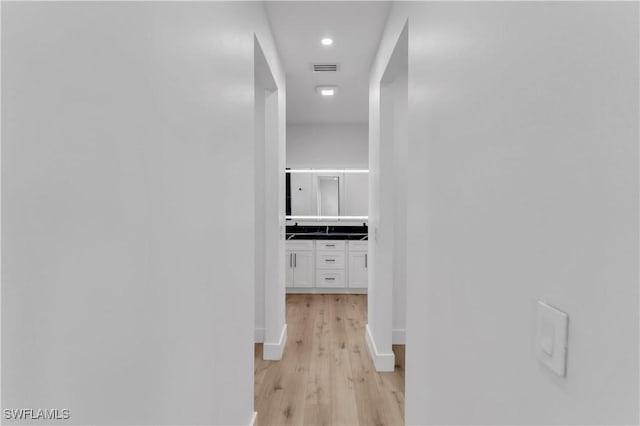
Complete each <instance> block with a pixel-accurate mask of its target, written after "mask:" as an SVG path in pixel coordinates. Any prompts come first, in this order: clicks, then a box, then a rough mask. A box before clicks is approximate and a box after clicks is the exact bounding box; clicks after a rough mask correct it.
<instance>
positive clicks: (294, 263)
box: [286, 240, 369, 293]
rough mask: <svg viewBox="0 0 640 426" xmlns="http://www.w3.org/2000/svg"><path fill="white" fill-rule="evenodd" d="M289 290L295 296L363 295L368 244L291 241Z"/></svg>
mask: <svg viewBox="0 0 640 426" xmlns="http://www.w3.org/2000/svg"><path fill="white" fill-rule="evenodd" d="M286 244H287V256H286V262H287V263H286V287H287V289H289V290H290V291H291V292H307V293H308V292H312V293H328V292H331V291H337V292H341V293H349V292H350V289H353V292H357V293H362V292H363V290H366V289H367V282H368V266H369V258H368V257H369V255H368V253H367V249H368V242H367V241H345V240H295V241H287V243H286Z"/></svg>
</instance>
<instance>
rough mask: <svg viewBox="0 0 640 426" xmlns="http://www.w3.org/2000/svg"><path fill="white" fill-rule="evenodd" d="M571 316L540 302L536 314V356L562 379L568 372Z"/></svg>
mask: <svg viewBox="0 0 640 426" xmlns="http://www.w3.org/2000/svg"><path fill="white" fill-rule="evenodd" d="M568 328H569V316H568V315H567V314H566V313H564V312H562V311H560V310H558V309H556V308H554V307H553V306H550V305H548V304H546V303H544V302H541V301H538V306H537V312H536V356H537V358H538V360H540V362H542V363H543V364H544V365H546V366H547V367H548V368H549V369H550V370H551V371H553V372H554V373H556V374H557V375H558V376H560V377H564V376H565V374H566V371H567V333H568Z"/></svg>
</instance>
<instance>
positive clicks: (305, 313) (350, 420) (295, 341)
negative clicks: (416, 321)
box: [255, 294, 404, 426]
mask: <svg viewBox="0 0 640 426" xmlns="http://www.w3.org/2000/svg"><path fill="white" fill-rule="evenodd" d="M366 323H367V296H366V295H335V294H317V295H301V294H300V295H298V294H296V295H293V294H290V295H287V334H288V338H287V344H286V347H285V350H284V354H283V357H282V360H281V361H279V362H277V361H263V360H262V345H261V344H257V345H256V354H255V410H256V411H257V412H258V419H257V424H258V425H259V426H275V425H277V426H281V425H305V426H307V425H308V426H311V425H348V426H355V425H366V426H378V425H402V424H404V346H394V347H393V351H394V353H395V354H396V368H395V371H394V372H392V373H378V372H376V371H375V368H374V366H373V361H372V360H371V356H370V355H369V352H368V349H367V343H366V341H365V338H364V333H365V325H366Z"/></svg>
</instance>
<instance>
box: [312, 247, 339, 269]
mask: <svg viewBox="0 0 640 426" xmlns="http://www.w3.org/2000/svg"><path fill="white" fill-rule="evenodd" d="M316 268H318V269H344V253H332V252H327V251H325V252H316Z"/></svg>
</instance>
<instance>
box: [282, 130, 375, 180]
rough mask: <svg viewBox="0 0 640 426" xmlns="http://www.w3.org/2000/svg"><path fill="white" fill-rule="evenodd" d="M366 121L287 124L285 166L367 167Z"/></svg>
mask: <svg viewBox="0 0 640 426" xmlns="http://www.w3.org/2000/svg"><path fill="white" fill-rule="evenodd" d="M368 144H369V141H368V134H367V124H365V123H363V124H292V123H289V124H287V167H289V168H292V169H297V168H312V169H314V168H315V169H322V168H324V169H334V168H337V169H342V168H351V169H366V168H368V162H369V161H368V160H369V158H368V149H369V148H368Z"/></svg>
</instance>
